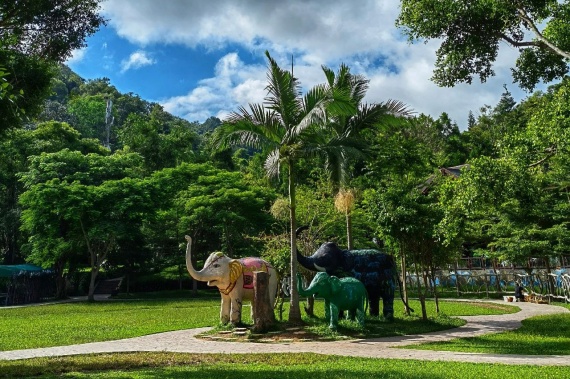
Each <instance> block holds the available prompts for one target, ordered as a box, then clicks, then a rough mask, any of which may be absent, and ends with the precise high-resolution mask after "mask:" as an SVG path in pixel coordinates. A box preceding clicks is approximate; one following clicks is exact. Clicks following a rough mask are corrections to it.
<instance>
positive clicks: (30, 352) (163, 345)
mask: <svg viewBox="0 0 570 379" xmlns="http://www.w3.org/2000/svg"><path fill="white" fill-rule="evenodd" d="M513 305H515V306H518V307H520V309H521V311H520V312H517V313H512V314H505V315H498V316H465V317H462V318H463V319H465V320H467V324H466V325H464V326H462V327H459V328H455V329H450V330H446V331H441V332H434V333H427V334H422V335H410V336H402V337H387V338H378V339H366V340H349V341H331V342H292V343H274V344H272V343H254V342H245V343H238V342H218V341H208V340H203V339H197V338H195V337H194V336H195V335H196V334H199V333H201V332H203V331H205V330H207V329H208V328H200V329H189V330H180V331H174V332H166V333H158V334H152V335H147V336H143V337H136V338H128V339H123V340H116V341H106V342H93V343H85V344H80V345H70V346H58V347H48V348H40V349H27V350H13V351H2V352H0V360H16V359H26V358H33V357H52V356H65V355H77V354H91V353H115V352H137V351H155V352H165V351H166V352H181V353H302V352H311V353H318V354H329V355H345V356H354V357H372V358H391V359H418V360H439V361H461V362H474V363H504V364H532V365H559V366H570V357H569V356H564V355H545V356H537V355H531V356H524V355H496V354H480V353H458V352H448V351H428V350H414V349H413V347H408V348H407V349H393V347H397V346H406V345H413V344H418V343H423V342H429V341H444V340H449V339H452V338H458V337H472V336H478V335H482V334H487V333H496V332H502V331H506V330H512V329H516V328H518V327H520V326H521V320H524V319H526V318H529V317H533V316H537V315H545V314H553V313H563V312H569V311H568V309H566V308H563V307H558V306H551V305H545V304H534V303H516V304H513Z"/></svg>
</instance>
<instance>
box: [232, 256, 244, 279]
mask: <svg viewBox="0 0 570 379" xmlns="http://www.w3.org/2000/svg"><path fill="white" fill-rule="evenodd" d="M242 272H243V266H242V265H241V263H240V262H239V261H237V260H235V259H233V260H232V261H231V262H230V283H235V282H237V280H238V278H239V277H240V275H241V274H242Z"/></svg>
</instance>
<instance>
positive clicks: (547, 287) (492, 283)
mask: <svg viewBox="0 0 570 379" xmlns="http://www.w3.org/2000/svg"><path fill="white" fill-rule="evenodd" d="M420 282H421V285H422V286H423V283H424V282H423V280H422V279H421V278H420ZM517 282H518V283H520V284H522V286H523V287H524V288H525V290H526V291H527V292H528V293H530V294H531V295H534V296H537V297H544V298H549V299H561V300H564V301H566V302H570V269H567V268H563V269H557V270H554V271H552V272H551V273H548V272H547V271H546V270H544V269H534V270H532V272H531V273H530V274H529V273H528V272H526V271H525V270H513V269H502V270H492V269H477V270H457V271H453V270H439V271H437V272H436V273H435V275H434V279H433V280H431V281H430V282H429V286H430V289H431V290H432V291H433V287H434V286H436V287H437V290H438V291H444V292H448V291H454V292H456V293H457V294H469V293H474V294H485V295H486V296H487V297H489V296H490V295H492V294H497V295H503V294H512V293H513V292H514V287H515V283H517ZM406 286H407V288H408V289H410V290H417V287H418V278H417V277H416V275H415V274H408V275H407V277H406Z"/></svg>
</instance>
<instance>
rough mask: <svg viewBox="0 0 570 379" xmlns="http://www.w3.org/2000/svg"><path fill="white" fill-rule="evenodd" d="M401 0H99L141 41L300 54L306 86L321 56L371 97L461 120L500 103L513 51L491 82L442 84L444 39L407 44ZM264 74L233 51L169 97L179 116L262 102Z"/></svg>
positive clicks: (121, 28) (286, 57)
mask: <svg viewBox="0 0 570 379" xmlns="http://www.w3.org/2000/svg"><path fill="white" fill-rule="evenodd" d="M398 4H399V2H397V1H383V0H360V1H358V2H356V3H355V2H349V1H345V0H291V1H282V0H265V1H258V0H243V1H240V2H239V4H238V3H236V2H235V1H234V0H217V1H216V6H212V3H211V2H205V1H202V0H169V1H160V2H159V1H156V0H109V1H106V2H104V3H103V7H104V13H105V15H106V16H107V17H108V18H109V19H110V26H111V27H112V28H114V29H115V30H116V31H117V33H118V34H119V35H120V36H121V37H123V38H125V39H127V40H129V41H130V42H131V43H134V44H137V45H139V46H150V45H153V46H156V45H161V44H175V45H180V46H181V48H182V47H191V48H195V47H201V48H206V49H208V50H220V51H225V50H223V49H225V48H227V47H228V46H231V45H232V44H238V45H239V46H242V47H244V48H245V49H246V50H248V51H250V52H251V54H253V55H257V56H260V57H261V56H263V52H264V51H265V50H269V51H270V52H271V54H272V56H274V57H275V59H276V60H277V61H278V62H279V63H280V65H282V67H287V65H288V64H290V56H291V54H294V56H295V60H296V62H295V76H297V77H299V78H300V80H301V82H302V84H303V86H304V87H305V88H308V87H310V86H312V85H314V84H316V83H320V82H323V81H324V76H323V74H322V70H321V65H323V64H324V65H326V66H328V67H331V68H333V69H334V70H336V68H337V67H338V65H339V64H340V63H346V64H347V65H349V67H351V69H352V71H353V72H355V73H359V74H363V75H365V76H366V77H368V78H369V79H370V80H371V82H370V91H369V94H368V96H367V98H366V100H367V101H369V102H380V101H386V100H388V99H398V100H402V101H404V102H406V103H407V104H408V105H409V106H410V107H411V108H413V109H415V110H417V111H418V112H423V113H426V114H430V115H432V116H434V117H437V116H439V114H440V113H441V112H447V113H449V114H450V116H451V117H452V118H453V119H455V120H456V121H457V122H458V123H459V125H460V127H463V128H464V127H465V126H466V119H467V114H468V112H469V110H473V111H474V112H475V113H476V111H477V109H479V108H480V107H481V106H483V105H484V104H490V105H494V104H496V102H497V101H498V100H499V97H500V94H501V93H502V86H503V84H505V83H506V84H510V83H512V78H511V74H510V70H509V67H510V66H511V65H512V64H513V63H514V59H513V56H514V54H516V51H511V50H509V49H503V50H505V52H503V51H501V54H500V55H499V59H498V61H497V64H496V72H497V76H496V77H495V78H491V79H489V80H488V81H487V83H484V84H480V83H475V84H473V85H471V86H467V85H458V86H456V87H454V88H439V87H437V86H436V85H434V84H433V83H432V82H431V81H430V77H431V76H432V70H433V65H434V62H435V50H436V48H437V46H438V44H437V43H436V42H430V43H428V44H421V43H419V44H415V45H409V44H408V43H407V41H406V39H405V38H404V37H403V36H402V34H401V32H400V31H399V30H398V29H396V27H395V25H394V22H395V19H396V18H397V16H398V13H399V6H398ZM142 57H145V55H142ZM142 57H141V58H142ZM147 59H148V61H146V64H150V58H148V57H147ZM131 61H132V63H130V62H131ZM135 61H136V60H135V59H134V58H133V57H131V59H129V60H128V61H126V62H125V63H124V66H123V69H124V70H126V69H128V68H131V67H133V68H134V67H137V66H136V64H135ZM139 62H145V61H144V60H140V61H139ZM125 67H126V68H125ZM265 83H266V77H265V67H259V66H251V67H250V66H248V65H246V64H244V63H243V62H242V61H241V60H240V59H239V56H238V55H237V54H228V55H226V56H224V57H223V58H222V59H221V60H220V61H219V62H218V66H217V67H216V71H215V75H214V76H213V77H211V78H207V79H203V80H202V81H200V82H199V83H198V86H197V87H196V88H193V89H191V90H190V91H189V92H188V93H187V94H185V95H181V96H177V97H173V98H171V99H166V100H164V101H163V103H164V105H165V107H166V108H167V109H168V110H170V111H172V112H174V113H175V114H177V115H180V116H183V117H187V118H189V119H190V120H195V119H199V120H203V119H205V118H207V117H208V116H211V115H226V114H227V113H228V112H230V111H232V110H235V109H236V108H237V106H240V105H246V104H247V103H251V102H259V101H262V99H263V97H264V96H265V93H264V87H265ZM509 90H511V92H512V93H513V95H514V96H515V98H518V99H520V98H522V97H523V96H524V93H522V92H521V91H520V90H518V89H517V88H516V86H515V85H509Z"/></svg>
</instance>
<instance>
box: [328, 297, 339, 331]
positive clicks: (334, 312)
mask: <svg viewBox="0 0 570 379" xmlns="http://www.w3.org/2000/svg"><path fill="white" fill-rule="evenodd" d="M330 320H331V322H330V325H329V328H330V329H332V330H336V328H337V326H338V307H337V306H336V305H335V304H333V303H331V305H330Z"/></svg>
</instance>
